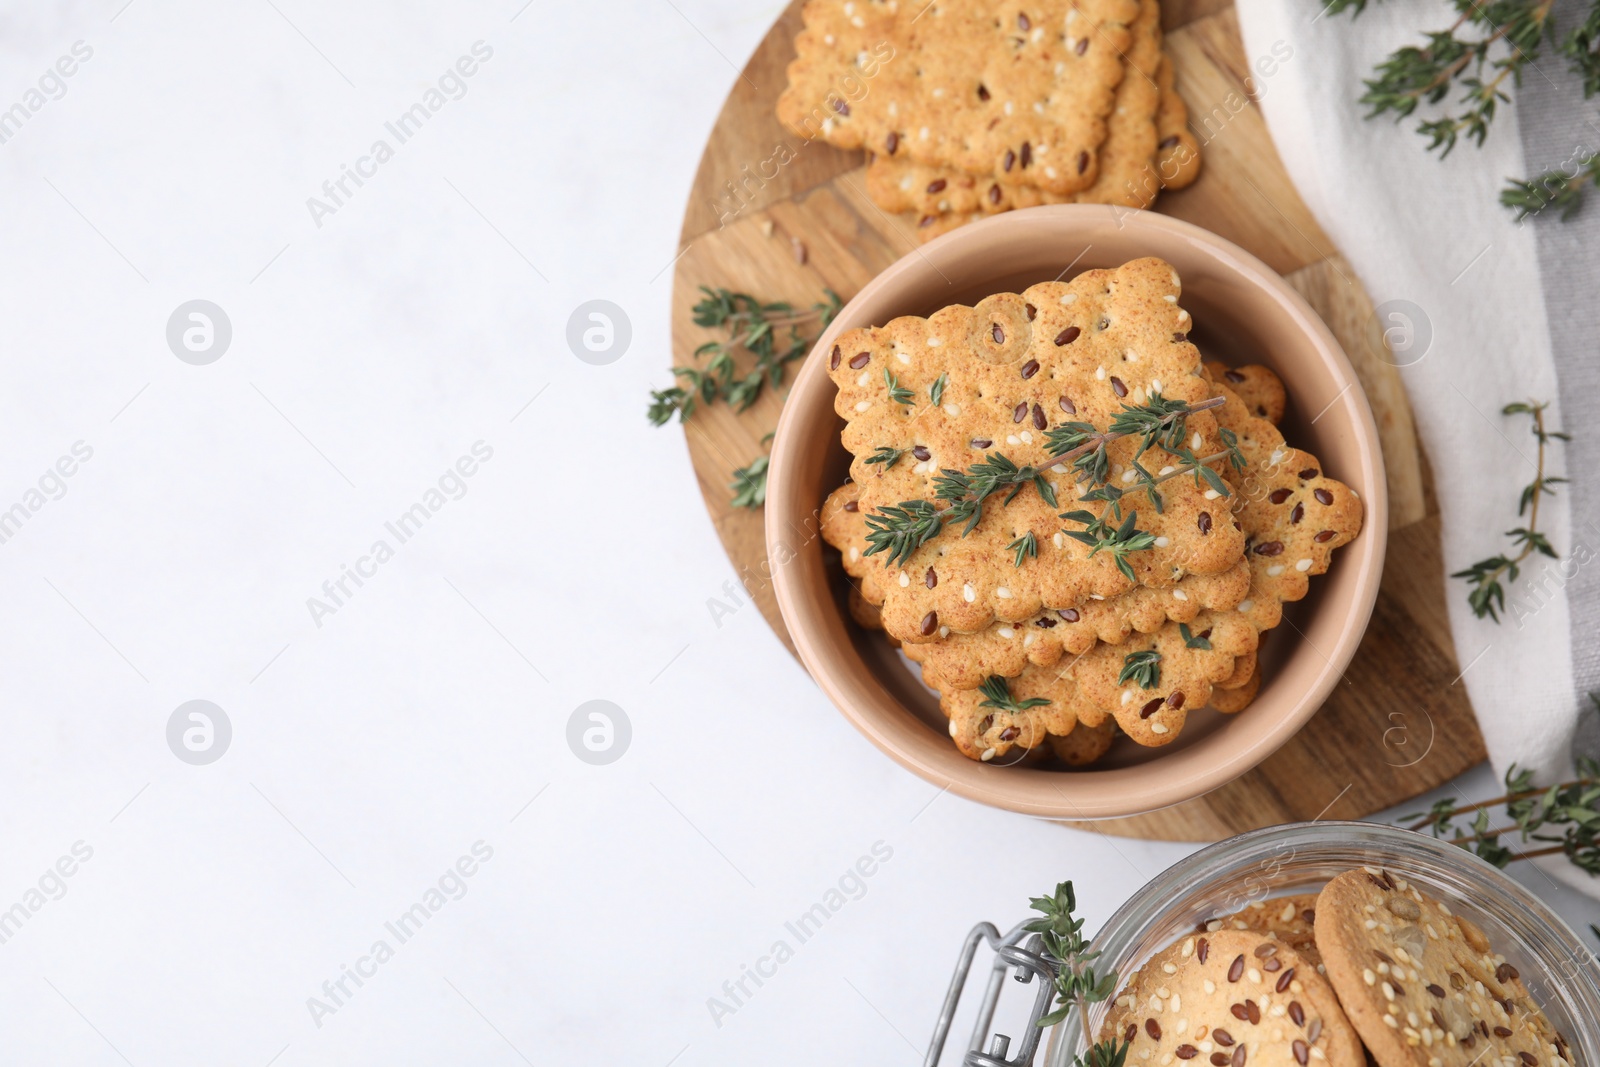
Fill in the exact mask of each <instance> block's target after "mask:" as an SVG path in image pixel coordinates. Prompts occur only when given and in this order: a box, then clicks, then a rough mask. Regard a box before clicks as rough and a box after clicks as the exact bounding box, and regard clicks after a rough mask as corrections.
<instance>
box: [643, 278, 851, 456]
mask: <svg viewBox="0 0 1600 1067" xmlns="http://www.w3.org/2000/svg"><path fill="white" fill-rule="evenodd" d="M700 291H701V292H702V293H703V294H705V295H704V297H703V298H702V299H701V300H700V302H699V303H697V304H695V306H694V323H695V325H696V326H703V327H705V328H706V329H714V330H721V331H722V332H723V334H724V337H723V338H722V339H720V340H712V341H707V342H706V343H705V344H703V345H701V346H700V347H699V348H696V349H695V350H694V356H695V359H696V360H697V361H701V362H699V363H698V364H697V365H693V366H676V367H673V368H672V373H673V376H674V377H675V378H676V379H677V380H678V382H679V384H677V385H673V386H671V387H669V388H666V389H654V390H651V392H650V407H649V410H648V412H647V415H648V417H649V419H650V424H651V425H652V426H662V425H665V424H666V423H667V422H669V421H671V419H672V417H673V416H674V415H676V416H677V417H678V421H679V422H687V421H688V420H689V417H690V416H691V415H693V414H694V412H695V409H696V408H697V407H699V406H700V405H701V404H711V403H714V402H715V401H717V400H721V401H722V402H723V403H725V404H728V405H729V406H730V407H732V408H733V409H734V410H735V411H744V410H745V409H747V408H749V407H750V405H751V404H754V403H755V402H756V400H757V398H759V397H760V395H761V391H762V389H763V388H771V389H777V388H778V387H779V386H781V385H782V384H783V378H784V369H785V368H786V367H787V366H788V365H789V364H790V363H793V362H794V361H795V360H797V359H801V358H803V357H804V356H805V354H806V353H807V352H809V351H810V350H811V345H812V343H813V342H814V341H815V339H816V338H815V334H813V333H811V332H810V331H809V330H802V329H801V327H813V326H814V327H815V328H816V331H817V332H821V330H823V329H826V328H827V326H828V324H829V323H830V322H832V321H833V318H834V316H835V315H837V314H838V313H839V310H840V308H841V307H842V306H843V301H842V300H841V299H840V297H839V294H838V293H835V292H834V291H833V290H832V289H824V290H823V291H822V292H823V298H822V299H821V300H819V301H817V302H816V303H814V304H812V305H811V307H810V308H809V309H798V308H796V307H795V306H794V305H793V304H790V303H788V302H786V301H782V300H777V301H772V302H770V303H768V302H762V301H760V300H757V299H756V298H755V297H753V296H751V295H750V294H748V293H737V292H733V291H732V290H729V289H724V288H721V287H718V288H716V289H713V288H711V287H709V286H705V285H702V286H701V287H700ZM784 329H787V330H788V336H787V337H786V338H785V339H784V340H783V341H782V342H781V343H780V341H779V339H778V338H779V331H781V330H784ZM742 353H748V354H749V355H750V356H752V357H754V362H753V363H751V364H750V366H749V369H748V370H745V371H744V372H742V373H741V372H740V370H739V364H740V362H742V360H741V359H740V358H739V357H740V355H741V354H742Z"/></svg>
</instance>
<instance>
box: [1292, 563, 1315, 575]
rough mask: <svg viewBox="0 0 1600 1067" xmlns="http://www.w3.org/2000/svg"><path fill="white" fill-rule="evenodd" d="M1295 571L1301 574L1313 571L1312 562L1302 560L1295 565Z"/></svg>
mask: <svg viewBox="0 0 1600 1067" xmlns="http://www.w3.org/2000/svg"><path fill="white" fill-rule="evenodd" d="M1294 569H1295V570H1297V571H1299V572H1300V573H1301V574H1304V573H1305V572H1306V571H1308V570H1310V569H1311V561H1310V560H1309V559H1303V560H1300V561H1299V562H1298V563H1296V564H1295V565H1294Z"/></svg>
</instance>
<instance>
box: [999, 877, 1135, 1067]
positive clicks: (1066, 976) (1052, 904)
mask: <svg viewBox="0 0 1600 1067" xmlns="http://www.w3.org/2000/svg"><path fill="white" fill-rule="evenodd" d="M1028 906H1029V907H1031V908H1032V909H1033V910H1034V911H1037V912H1039V913H1040V915H1041V916H1042V917H1041V918H1038V919H1034V920H1033V921H1032V922H1030V923H1028V925H1027V926H1025V927H1023V929H1025V930H1027V931H1028V932H1030V933H1036V934H1038V935H1039V940H1040V941H1041V942H1043V947H1044V951H1045V954H1046V955H1047V956H1048V957H1049V958H1050V959H1051V960H1053V961H1054V962H1055V964H1056V973H1055V977H1054V979H1053V981H1052V985H1053V986H1054V987H1055V990H1054V996H1055V997H1059V998H1060V1005H1059V1006H1058V1007H1055V1008H1054V1009H1053V1010H1052V1011H1050V1012H1049V1013H1048V1014H1046V1015H1045V1016H1044V1017H1043V1018H1042V1019H1040V1020H1039V1025H1040V1026H1054V1025H1055V1024H1056V1023H1058V1022H1060V1021H1061V1020H1062V1019H1065V1018H1066V1017H1067V1015H1068V1013H1069V1012H1071V1011H1072V1009H1073V1008H1077V1009H1078V1019H1079V1021H1080V1022H1082V1024H1083V1043H1084V1051H1083V1053H1082V1054H1081V1055H1079V1056H1078V1057H1077V1058H1076V1059H1075V1060H1073V1065H1074V1067H1123V1064H1124V1063H1125V1062H1126V1060H1127V1057H1128V1049H1129V1047H1130V1044H1131V1043H1130V1042H1127V1041H1121V1040H1118V1039H1117V1038H1115V1037H1111V1038H1107V1039H1106V1040H1104V1041H1098V1042H1097V1041H1095V1040H1094V1034H1093V1033H1092V1032H1091V1031H1090V1029H1089V1005H1090V1004H1098V1003H1100V1002H1101V1001H1104V1000H1107V999H1109V998H1110V997H1111V994H1112V993H1114V992H1116V988H1117V975H1116V972H1114V971H1113V972H1111V973H1110V974H1105V975H1097V974H1096V973H1095V970H1094V961H1095V960H1097V959H1098V958H1099V957H1100V953H1099V952H1095V951H1091V950H1090V948H1089V943H1088V942H1087V941H1085V940H1084V937H1083V920H1082V919H1079V918H1077V917H1076V916H1074V915H1073V912H1074V911H1076V910H1077V907H1078V901H1077V896H1076V894H1074V893H1073V890H1072V883H1071V882H1062V883H1061V884H1059V885H1057V886H1056V890H1055V892H1054V893H1052V894H1051V895H1050V896H1047V897H1034V898H1033V899H1032V900H1031V901H1029V902H1028Z"/></svg>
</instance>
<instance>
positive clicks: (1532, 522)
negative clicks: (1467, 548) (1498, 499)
mask: <svg viewBox="0 0 1600 1067" xmlns="http://www.w3.org/2000/svg"><path fill="white" fill-rule="evenodd" d="M1549 406H1550V405H1549V403H1548V402H1539V401H1535V400H1530V401H1527V402H1526V403H1524V402H1520V401H1519V402H1517V403H1512V404H1507V405H1506V406H1505V407H1504V408H1502V409H1500V413H1501V414H1502V415H1528V416H1530V417H1531V418H1532V421H1533V427H1532V429H1533V436H1534V437H1535V438H1536V439H1537V440H1538V442H1539V452H1538V459H1537V460H1536V461H1535V464H1534V476H1533V481H1531V482H1529V483H1528V484H1527V485H1525V486H1523V487H1522V496H1521V498H1520V499H1519V500H1518V501H1517V516H1518V517H1519V518H1520V517H1521V516H1522V515H1524V514H1526V515H1527V516H1528V523H1527V525H1526V526H1518V527H1516V528H1514V529H1511V530H1507V531H1506V536H1507V537H1509V538H1511V544H1512V547H1513V548H1515V549H1517V552H1516V554H1515V555H1513V556H1508V555H1506V554H1505V553H1503V552H1502V553H1498V554H1496V555H1493V556H1490V557H1488V558H1487V559H1481V560H1479V561H1478V562H1476V563H1474V564H1473V565H1472V566H1470V567H1467V568H1466V569H1464V570H1459V571H1456V572H1454V573H1453V574H1451V575H1450V577H1452V578H1463V579H1465V580H1466V581H1467V583H1468V584H1469V585H1470V586H1471V587H1472V588H1471V589H1470V590H1469V591H1468V593H1467V604H1468V605H1469V606H1470V607H1471V608H1472V613H1473V614H1474V615H1476V616H1477V617H1478V618H1480V619H1482V618H1485V617H1487V618H1490V619H1493V620H1494V621H1495V622H1499V621H1500V612H1501V611H1503V610H1505V606H1506V593H1505V587H1504V585H1502V584H1501V579H1502V578H1503V579H1504V580H1505V581H1506V582H1514V581H1516V580H1517V577H1518V576H1519V575H1520V574H1521V573H1522V571H1521V567H1522V564H1523V562H1524V561H1525V560H1527V559H1528V557H1530V556H1532V555H1533V554H1534V553H1536V552H1537V553H1538V554H1540V555H1542V556H1548V557H1549V558H1550V559H1560V558H1561V557H1560V555H1559V554H1558V553H1557V552H1556V550H1555V548H1554V547H1552V546H1551V544H1550V540H1549V538H1547V537H1546V536H1545V535H1544V533H1543V532H1541V531H1540V529H1539V501H1540V500H1541V499H1543V498H1544V497H1546V496H1555V495H1556V491H1555V490H1554V489H1552V488H1551V486H1554V485H1560V484H1561V483H1563V482H1565V481H1566V480H1567V479H1565V478H1558V477H1556V476H1554V475H1548V474H1546V473H1545V450H1546V446H1547V445H1549V443H1550V442H1551V441H1570V440H1572V437H1571V435H1569V434H1565V433H1561V432H1560V431H1558V430H1550V429H1547V428H1546V427H1545V421H1544V413H1545V410H1546V409H1547V408H1549Z"/></svg>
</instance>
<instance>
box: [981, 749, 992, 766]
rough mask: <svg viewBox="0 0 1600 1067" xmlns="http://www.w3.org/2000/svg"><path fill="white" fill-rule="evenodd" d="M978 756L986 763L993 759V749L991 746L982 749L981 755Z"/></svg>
mask: <svg viewBox="0 0 1600 1067" xmlns="http://www.w3.org/2000/svg"><path fill="white" fill-rule="evenodd" d="M978 758H979V759H981V760H982V761H983V762H985V763H988V762H989V761H990V760H992V759H994V749H992V748H986V749H984V750H983V755H981V756H979V757H978Z"/></svg>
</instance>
